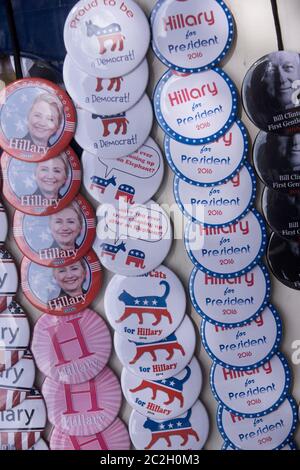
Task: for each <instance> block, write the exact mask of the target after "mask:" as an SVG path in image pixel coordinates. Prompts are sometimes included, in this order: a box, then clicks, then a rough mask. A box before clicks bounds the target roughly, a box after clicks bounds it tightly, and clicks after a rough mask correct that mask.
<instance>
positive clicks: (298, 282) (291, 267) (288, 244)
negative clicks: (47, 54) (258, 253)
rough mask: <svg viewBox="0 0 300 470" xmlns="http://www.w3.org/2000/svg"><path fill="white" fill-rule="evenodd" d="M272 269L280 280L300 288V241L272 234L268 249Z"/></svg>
mask: <svg viewBox="0 0 300 470" xmlns="http://www.w3.org/2000/svg"><path fill="white" fill-rule="evenodd" d="M267 260H268V264H269V267H270V269H271V271H272V272H273V274H274V276H275V277H276V278H277V279H278V281H279V282H281V283H282V284H284V285H285V286H287V287H290V288H291V289H295V290H300V242H299V241H298V240H286V239H284V238H282V237H280V236H279V235H277V234H276V233H273V234H272V235H271V238H270V241H269V246H268V250H267Z"/></svg>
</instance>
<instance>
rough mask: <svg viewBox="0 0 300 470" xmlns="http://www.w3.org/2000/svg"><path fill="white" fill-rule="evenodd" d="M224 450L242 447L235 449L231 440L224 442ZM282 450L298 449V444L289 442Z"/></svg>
mask: <svg viewBox="0 0 300 470" xmlns="http://www.w3.org/2000/svg"><path fill="white" fill-rule="evenodd" d="M222 450H241V449H235V448H234V447H232V445H231V444H230V443H229V442H224V445H223V447H222ZM280 450H297V446H296V444H295V442H289V443H288V444H286V445H285V446H284V447H282V449H280Z"/></svg>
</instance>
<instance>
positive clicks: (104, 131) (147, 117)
mask: <svg viewBox="0 0 300 470" xmlns="http://www.w3.org/2000/svg"><path fill="white" fill-rule="evenodd" d="M77 114H78V126H77V129H76V134H75V140H76V142H77V143H78V144H79V145H80V146H81V147H82V148H83V149H84V150H87V151H88V152H90V153H92V154H93V155H96V156H99V157H100V158H102V159H106V158H108V159H109V158H110V159H111V158H121V157H125V156H127V155H129V154H131V153H133V152H135V151H136V150H137V149H139V148H140V147H141V146H142V145H143V144H144V143H145V141H146V140H147V138H148V137H149V134H150V132H151V128H152V124H153V111H152V105H151V102H150V100H149V98H148V96H147V95H144V96H143V97H142V98H141V99H140V101H139V102H138V103H137V104H136V105H135V106H133V107H132V108H131V109H129V110H128V111H125V112H124V113H120V114H115V115H114V116H111V115H109V116H106V115H101V116H100V115H98V114H92V113H89V112H88V111H85V110H84V109H82V108H77ZM141 116H143V119H141Z"/></svg>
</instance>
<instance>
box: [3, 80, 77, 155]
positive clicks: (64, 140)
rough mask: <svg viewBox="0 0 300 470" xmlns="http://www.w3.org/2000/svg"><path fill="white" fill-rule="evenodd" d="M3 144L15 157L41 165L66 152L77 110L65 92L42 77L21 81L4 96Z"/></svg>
mask: <svg viewBox="0 0 300 470" xmlns="http://www.w3.org/2000/svg"><path fill="white" fill-rule="evenodd" d="M0 103H1V104H0V145H1V147H2V148H3V149H4V150H5V151H6V152H7V153H8V154H9V155H11V156H13V157H15V158H18V159H20V160H23V161H26V162H41V161H45V160H49V159H50V158H53V157H56V156H57V155H59V154H60V153H61V152H62V151H63V150H65V149H66V148H67V146H68V144H69V143H70V141H71V139H72V138H73V136H74V132H75V127H76V111H75V108H74V105H73V103H72V101H71V99H70V98H69V96H68V95H67V93H66V92H65V91H63V90H62V89H61V88H59V87H58V86H57V85H54V84H53V83H51V82H49V81H48V80H43V79H40V78H25V79H22V80H18V81H16V82H14V83H12V84H11V85H8V87H6V88H4V89H3V90H2V91H1V93H0Z"/></svg>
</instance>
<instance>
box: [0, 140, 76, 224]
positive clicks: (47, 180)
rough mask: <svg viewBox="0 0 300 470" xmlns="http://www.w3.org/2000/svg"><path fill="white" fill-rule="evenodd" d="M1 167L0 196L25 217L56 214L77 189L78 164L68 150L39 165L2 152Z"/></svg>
mask: <svg viewBox="0 0 300 470" xmlns="http://www.w3.org/2000/svg"><path fill="white" fill-rule="evenodd" d="M1 167H2V174H3V194H4V196H5V197H6V199H7V200H8V202H9V203H10V204H11V205H12V206H13V207H15V209H17V210H19V211H21V212H24V214H29V215H51V214H55V213H56V212H59V211H60V210H61V209H64V208H65V207H66V206H67V205H69V204H70V203H71V202H72V201H73V199H74V197H75V196H76V195H77V193H78V191H79V189H80V183H81V165H80V162H79V159H78V157H77V155H76V154H75V152H74V151H73V150H72V149H71V147H69V148H68V149H67V150H65V151H64V152H62V153H61V154H60V155H59V156H58V157H55V158H51V159H50V160H47V161H45V162H40V163H28V162H22V161H20V160H17V159H15V158H11V157H10V156H9V155H8V154H7V153H3V154H2V156H1Z"/></svg>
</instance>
